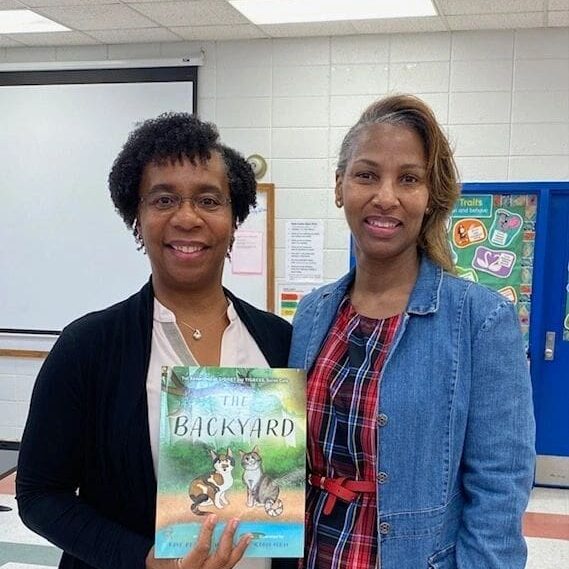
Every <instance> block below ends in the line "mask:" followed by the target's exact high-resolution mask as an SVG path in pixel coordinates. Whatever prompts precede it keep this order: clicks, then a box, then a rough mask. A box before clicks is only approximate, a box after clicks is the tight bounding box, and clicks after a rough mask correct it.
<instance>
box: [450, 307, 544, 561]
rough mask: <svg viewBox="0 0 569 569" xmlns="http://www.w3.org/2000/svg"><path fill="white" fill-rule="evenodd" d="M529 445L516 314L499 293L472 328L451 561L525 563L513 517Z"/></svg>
mask: <svg viewBox="0 0 569 569" xmlns="http://www.w3.org/2000/svg"><path fill="white" fill-rule="evenodd" d="M534 445H535V423H534V417H533V404H532V397H531V382H530V378H529V373H528V365H527V360H526V357H525V353H524V349H523V342H522V337H521V333H520V330H519V324H518V318H517V315H516V312H515V309H514V307H513V305H512V304H511V303H509V302H504V301H501V302H500V304H499V305H498V306H497V307H496V308H495V309H494V310H493V311H492V312H491V313H490V314H489V315H488V316H487V317H486V318H485V320H484V322H483V324H482V325H481V326H480V328H479V329H478V330H474V331H473V343H472V384H471V392H470V404H469V414H468V424H467V430H466V438H465V444H464V449H463V457H462V462H461V468H462V483H463V489H464V493H465V498H466V500H465V507H464V510H463V518H462V523H461V526H460V531H459V535H458V539H457V549H456V560H457V567H458V569H523V568H524V567H525V564H526V556H527V549H526V545H525V541H524V538H523V536H522V527H521V525H522V516H523V513H524V511H525V508H526V506H527V502H528V498H529V493H530V491H531V487H532V483H533V476H534V463H535V446H534Z"/></svg>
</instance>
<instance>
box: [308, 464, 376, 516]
mask: <svg viewBox="0 0 569 569" xmlns="http://www.w3.org/2000/svg"><path fill="white" fill-rule="evenodd" d="M308 483H309V484H310V485H311V486H314V487H315V488H320V490H324V491H325V492H328V497H327V498H326V502H325V504H324V513H325V514H326V515H328V514H330V513H331V512H332V510H333V509H334V505H335V504H336V498H340V500H343V501H344V502H353V501H354V500H355V499H356V498H357V497H358V494H361V493H369V494H371V493H374V494H375V484H376V483H375V481H371V480H351V479H350V478H346V477H345V476H344V477H341V478H326V477H325V476H320V475H319V474H310V475H309V476H308Z"/></svg>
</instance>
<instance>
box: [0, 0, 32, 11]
mask: <svg viewBox="0 0 569 569" xmlns="http://www.w3.org/2000/svg"><path fill="white" fill-rule="evenodd" d="M25 8H26V7H25V6H24V5H23V4H21V3H20V2H17V1H16V0H0V10H24V9H25Z"/></svg>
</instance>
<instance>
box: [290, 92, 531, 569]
mask: <svg viewBox="0 0 569 569" xmlns="http://www.w3.org/2000/svg"><path fill="white" fill-rule="evenodd" d="M458 193H459V187H458V182H457V173H456V167H455V163H454V160H453V157H452V152H451V150H450V147H449V144H448V142H447V140H446V138H445V136H444V134H443V133H442V130H441V128H440V127H439V125H438V124H437V122H436V119H435V117H434V115H433V113H432V111H431V110H430V109H429V108H428V107H427V106H426V105H425V104H424V103H423V102H422V101H420V100H419V99H417V98H415V97H411V96H406V95H400V96H392V97H388V98H385V99H383V100H380V101H378V102H376V103H374V104H372V105H371V106H370V107H369V108H368V109H367V110H366V111H364V113H363V115H362V116H361V118H360V119H359V121H358V122H357V123H356V124H355V125H354V126H353V127H352V128H351V129H350V131H349V132H348V134H347V135H346V137H345V139H344V141H343V144H342V147H341V151H340V157H339V162H338V169H337V172H336V190H335V196H336V205H337V206H338V207H339V208H342V207H343V208H344V211H345V215H346V219H347V221H348V224H349V226H350V229H351V232H352V235H353V239H354V245H355V256H356V268H355V270H353V271H351V272H350V273H349V274H348V275H346V276H344V277H343V278H341V279H340V280H339V281H337V282H335V283H333V284H330V285H327V286H324V287H322V288H321V289H319V290H317V291H315V292H314V293H312V294H310V295H308V296H307V297H306V298H305V299H303V301H302V302H301V304H300V306H299V309H298V312H297V314H296V317H295V320H294V332H293V341H292V348H291V355H290V360H289V365H290V366H292V367H299V368H305V369H307V370H308V373H309V388H308V422H309V443H308V446H309V457H308V459H309V469H310V475H309V482H310V486H309V491H308V502H307V503H308V512H307V538H306V551H305V558H304V559H303V560H302V562H301V565H303V566H304V567H306V568H307V569H348V568H349V569H371V568H374V567H381V569H423V568H425V569H426V568H448V569H450V568H457V569H522V568H523V567H524V566H525V562H526V546H525V543H524V539H523V537H522V533H521V525H522V515H523V512H524V510H525V507H526V505H527V501H528V496H529V493H530V489H531V486H532V480H533V468H534V419H533V413H532V400H531V386H530V379H529V375H528V370H527V361H526V358H525V355H524V350H523V345H522V339H521V334H520V331H519V327H518V321H517V317H516V311H515V309H514V306H513V305H512V304H511V303H510V302H509V301H507V300H506V299H505V298H503V297H502V296H501V295H499V294H498V293H495V292H493V291H491V290H489V289H488V288H485V287H484V286H481V285H477V284H475V283H472V282H469V281H466V280H462V279H459V278H456V277H455V276H453V274H452V273H453V262H452V258H451V252H450V248H449V245H448V242H447V234H446V226H445V224H446V221H447V219H448V217H449V215H450V212H451V211H452V208H453V205H454V203H455V201H456V198H457V196H458Z"/></svg>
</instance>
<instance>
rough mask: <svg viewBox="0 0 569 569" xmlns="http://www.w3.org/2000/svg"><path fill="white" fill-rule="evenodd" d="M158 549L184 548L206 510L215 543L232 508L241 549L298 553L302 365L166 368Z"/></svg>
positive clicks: (252, 553)
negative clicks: (247, 539) (245, 539)
mask: <svg viewBox="0 0 569 569" xmlns="http://www.w3.org/2000/svg"><path fill="white" fill-rule="evenodd" d="M161 382H162V383H161V390H162V393H161V413H160V448H159V460H158V493H157V504H156V536H155V537H156V538H155V556H156V557H157V558H174V557H183V556H184V555H185V554H186V553H187V552H188V551H189V550H190V549H191V548H192V547H193V546H194V545H195V543H196V541H197V537H198V534H199V532H200V529H201V525H202V523H203V522H204V520H205V519H206V518H207V514H209V513H215V514H216V515H217V517H218V523H217V525H216V528H215V531H214V536H213V546H214V547H215V546H216V545H217V543H218V541H219V538H220V536H221V533H222V531H223V529H224V527H225V525H226V523H227V521H229V520H230V519H231V518H233V517H239V518H240V523H239V526H238V528H237V531H236V535H235V540H236V541H237V540H238V539H239V537H240V536H242V535H244V534H252V535H253V540H252V541H251V543H250V544H249V546H248V548H247V550H246V552H245V557H302V556H303V554H304V513H305V484H306V373H305V372H304V370H298V369H268V368H229V367H226V368H216V367H183V366H176V367H164V368H162V378H161Z"/></svg>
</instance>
